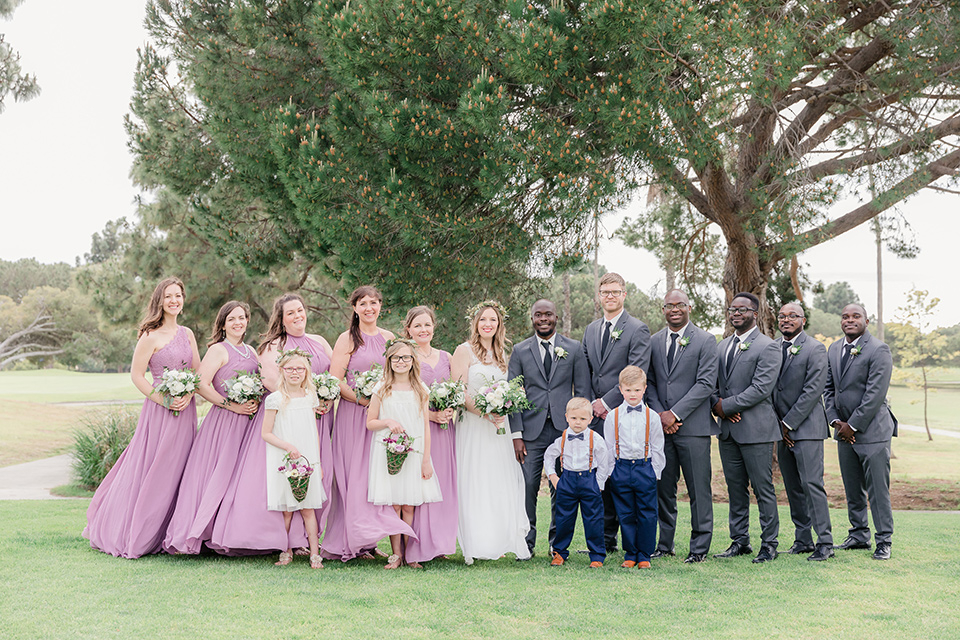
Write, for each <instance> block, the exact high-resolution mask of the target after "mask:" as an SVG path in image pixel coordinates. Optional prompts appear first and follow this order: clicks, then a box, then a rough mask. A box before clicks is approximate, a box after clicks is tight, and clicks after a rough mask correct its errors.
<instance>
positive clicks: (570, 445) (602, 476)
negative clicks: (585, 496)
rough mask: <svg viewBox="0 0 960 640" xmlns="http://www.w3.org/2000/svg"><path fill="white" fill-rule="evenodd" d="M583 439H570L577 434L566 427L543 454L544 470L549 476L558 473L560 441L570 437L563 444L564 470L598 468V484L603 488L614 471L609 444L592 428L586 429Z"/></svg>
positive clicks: (583, 432)
mask: <svg viewBox="0 0 960 640" xmlns="http://www.w3.org/2000/svg"><path fill="white" fill-rule="evenodd" d="M580 433H582V434H583V440H579V439H577V440H570V439H569V436H576V435H579V434H576V433H574V432H573V429H566V430H565V431H564V433H563V435H561V436H560V437H559V438H557V439H556V440H554V441H553V444H551V445H550V446H549V447H547V450H546V452H545V453H544V454H543V471H544V473H545V474H547V477H548V478H549V477H550V476H552V475H555V474H556V473H557V471H556V465H557V458H559V457H560V448H561V447H560V443H561V442H562V441H563V439H564V438H568V439H567V441H566V442H565V443H564V444H563V470H564V471H589V470H590V469H591V468H593V469H596V470H597V485H599V487H600V490H601V491H602V490H603V485H604V484H606V482H607V478H609V477H610V473H611V472H612V471H613V459H612V458H611V457H610V455H609V453H608V451H607V450H608V447H607V444H606V443H605V442H604V441H603V436H601V435H600V434H599V433H597V432H596V431H593V430H592V429H584V430H583V431H581V432H580ZM590 434H593V467H591V466H590Z"/></svg>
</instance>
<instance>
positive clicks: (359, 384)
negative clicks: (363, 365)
mask: <svg viewBox="0 0 960 640" xmlns="http://www.w3.org/2000/svg"><path fill="white" fill-rule="evenodd" d="M382 378H383V367H382V366H381V365H379V364H375V365H373V366H372V367H370V370H369V371H364V372H362V373H361V372H354V374H353V381H354V389H355V390H356V392H357V399H358V400H359V399H360V398H366V399H367V400H369V399H370V398H372V397H373V391H374V390H375V389H376V388H377V385H378V384H380V380H381V379H382Z"/></svg>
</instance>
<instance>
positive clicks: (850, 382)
mask: <svg viewBox="0 0 960 640" xmlns="http://www.w3.org/2000/svg"><path fill="white" fill-rule="evenodd" d="M869 322H870V321H869V320H868V318H867V312H866V311H865V310H864V308H863V306H862V305H859V304H848V305H847V306H846V307H844V308H843V313H842V314H841V316H840V329H841V330H842V331H843V335H844V339H843V340H838V341H836V342H834V343H833V344H831V345H830V349H829V350H828V351H827V363H828V364H829V372H828V374H827V387H826V390H825V391H824V393H823V399H824V402H825V404H826V408H827V420H828V421H829V423H830V426H831V427H833V428H834V429H835V430H836V433H835V434H834V437H835V438H836V439H837V440H838V442H837V455H838V457H839V459H840V474H841V476H842V477H843V490H844V493H846V496H847V515H848V517H849V518H850V531H849V535H848V536H847V539H846V540H844V541H843V543H842V544H840V545H839V546H837V548H838V549H869V548H870V525H869V523H868V522H867V500H868V499H869V506H870V511H871V513H872V515H873V526H874V528H875V529H876V534H875V538H876V542H877V548H876V550H875V551H874V552H873V557H874V559H875V560H889V559H890V542H891V539H892V537H893V510H892V509H891V507H890V441H891V438H892V437H893V436H895V435H897V419H896V418H895V417H894V416H893V413H892V412H891V411H890V408H889V407H888V406H887V390H888V389H889V388H890V376H891V375H892V373H893V360H892V358H891V357H890V348H889V347H887V345H885V344H884V343H883V342H881V341H880V340H879V339H877V338H874V337H873V336H872V335H870V332H869V331H867V324H869Z"/></svg>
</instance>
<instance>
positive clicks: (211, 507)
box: [163, 341, 260, 554]
mask: <svg viewBox="0 0 960 640" xmlns="http://www.w3.org/2000/svg"><path fill="white" fill-rule="evenodd" d="M220 344H221V345H223V347H224V349H226V351H227V362H226V364H224V365H223V366H222V367H220V369H219V370H218V371H217V372H216V373H215V374H214V376H213V381H212V382H213V388H214V389H216V390H217V392H218V393H219V394H220V395H221V396H222V397H223V398H226V397H227V392H226V385H225V383H226V381H227V380H229V379H231V378H233V377H234V376H236V375H237V374H238V373H239V372H241V371H242V372H246V373H256V372H257V370H258V369H259V368H260V363H259V361H258V360H257V351H256V349H254V348H253V347H251V346H250V345H247V344H244V345H241V347H234V346H233V345H232V344H230V343H228V342H226V341H224V342H221V343H220ZM258 413H259V410H258ZM256 415H257V414H254V419H250V418H249V417H248V416H242V415H240V414H237V413H234V412H232V411H228V410H227V409H224V408H223V407H220V406H214V407H212V408H211V409H210V412H209V413H208V414H207V415H206V417H205V418H204V419H203V423H201V425H200V431H199V432H198V433H197V437H196V440H194V443H193V448H192V449H191V450H190V457H189V458H188V459H187V466H186V468H185V469H184V471H183V480H182V481H181V482H180V492H179V495H178V496H177V505H176V508H175V509H174V511H173V517H172V518H171V520H170V525H169V526H168V527H167V535H166V537H165V538H164V540H163V550H164V551H166V552H167V553H187V554H197V553H200V549H201V547H202V546H203V543H205V542H207V541H208V540H210V536H211V535H212V534H213V520H214V518H215V517H216V515H217V511H219V509H220V504H221V502H222V501H223V496H224V495H225V494H226V492H227V487H228V486H229V484H230V479H231V478H232V477H233V474H234V471H235V470H236V466H237V460H238V459H239V457H240V446H241V445H242V444H243V441H244V439H245V438H246V437H247V435H248V432H249V431H250V430H252V429H254V428H256V430H257V433H259V431H260V421H258V420H256V419H255V418H256Z"/></svg>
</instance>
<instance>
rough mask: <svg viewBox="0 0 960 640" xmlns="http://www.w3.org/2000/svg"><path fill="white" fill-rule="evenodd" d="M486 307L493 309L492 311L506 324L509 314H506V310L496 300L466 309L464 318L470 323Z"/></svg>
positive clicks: (485, 301)
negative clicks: (495, 311)
mask: <svg viewBox="0 0 960 640" xmlns="http://www.w3.org/2000/svg"><path fill="white" fill-rule="evenodd" d="M487 307H493V308H494V309H496V310H497V311H499V312H500V316H501V317H502V318H503V320H504V322H506V320H507V318H509V317H510V314H509V313H507V308H506V307H504V306H503V305H502V304H500V302H499V301H498V300H484V301H483V302H481V303H480V304H476V305H474V306H472V307H470V308H469V309H467V315H466V316H465V318H466V319H467V320H469V321H471V322H472V321H473V319H474V318H475V317H477V314H478V313H480V312H481V311H482V310H483V309H486V308H487Z"/></svg>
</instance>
